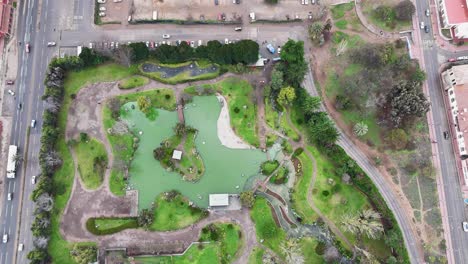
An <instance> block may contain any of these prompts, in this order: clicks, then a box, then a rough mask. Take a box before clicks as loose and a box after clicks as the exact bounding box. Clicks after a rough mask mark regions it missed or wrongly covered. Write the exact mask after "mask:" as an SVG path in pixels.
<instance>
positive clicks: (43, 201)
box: [36, 193, 54, 212]
mask: <svg viewBox="0 0 468 264" xmlns="http://www.w3.org/2000/svg"><path fill="white" fill-rule="evenodd" d="M36 207H37V209H39V210H40V211H46V212H50V211H51V210H52V208H53V207H54V199H53V198H52V197H51V196H50V195H49V194H48V193H44V194H41V195H40V196H39V197H37V200H36Z"/></svg>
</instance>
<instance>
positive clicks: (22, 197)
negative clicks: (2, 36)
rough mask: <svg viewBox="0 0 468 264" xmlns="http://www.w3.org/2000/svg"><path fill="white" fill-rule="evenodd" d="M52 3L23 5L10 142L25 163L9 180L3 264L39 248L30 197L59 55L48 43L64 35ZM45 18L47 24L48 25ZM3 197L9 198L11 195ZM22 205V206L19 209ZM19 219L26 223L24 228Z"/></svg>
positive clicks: (1, 249) (32, 0)
mask: <svg viewBox="0 0 468 264" xmlns="http://www.w3.org/2000/svg"><path fill="white" fill-rule="evenodd" d="M49 2H51V0H43V1H39V0H29V1H24V2H22V4H21V5H20V6H19V9H18V27H17V32H16V36H17V41H18V43H19V42H21V43H22V44H21V46H20V47H19V49H18V71H17V78H16V99H15V102H14V104H15V105H14V106H13V107H14V108H13V109H16V110H15V111H14V113H13V123H12V128H11V139H10V143H11V144H13V145H17V146H18V147H19V153H20V154H21V156H22V157H23V160H24V161H23V162H21V163H19V165H18V169H17V173H16V178H15V179H7V180H6V184H5V188H6V190H7V191H5V196H6V194H7V193H8V192H11V193H13V200H12V201H9V202H7V203H6V205H5V207H4V208H3V210H2V214H1V225H0V230H1V231H2V232H3V234H8V236H9V241H8V243H7V244H2V245H1V246H0V263H1V264H3V263H5V264H8V263H28V261H27V259H26V254H27V253H28V252H29V251H30V250H31V249H32V248H33V244H32V233H31V231H30V226H31V222H32V220H33V217H32V215H33V211H34V204H33V202H32V201H31V200H30V199H29V197H30V195H31V192H32V190H33V188H34V186H33V185H32V183H31V178H32V176H33V175H37V174H38V173H39V169H40V168H39V163H38V153H39V149H40V131H41V118H42V112H43V107H44V104H43V102H42V100H41V96H42V94H43V92H44V85H43V78H44V75H45V70H46V69H47V64H48V61H49V60H50V59H51V58H52V56H53V55H54V49H47V48H45V47H46V45H47V41H48V40H49V39H53V38H54V35H57V36H55V37H58V32H57V33H56V32H55V31H54V29H53V28H51V26H52V25H54V24H56V23H55V22H54V21H55V18H54V17H53V16H52V15H51V13H53V12H54V11H56V10H54V8H52V7H51V5H50V4H49ZM38 11H40V12H38ZM39 21H41V22H42V25H43V26H42V27H41V24H40V23H39ZM25 43H30V46H31V51H30V53H26V51H25V49H24V46H25ZM19 104H21V105H22V107H21V109H19V108H18V105H19ZM33 119H34V120H37V122H36V127H35V128H29V129H28V127H30V124H31V120H33ZM28 135H29V136H28ZM27 150H29V151H27ZM26 151H27V152H26ZM2 199H5V201H6V200H7V199H6V197H2ZM20 208H22V210H19V209H20ZM20 216H21V217H20ZM19 219H21V220H19ZM19 222H21V225H20V226H19V228H18V223H19ZM20 243H22V244H24V249H23V251H22V252H18V251H17V248H18V245H19V244H20Z"/></svg>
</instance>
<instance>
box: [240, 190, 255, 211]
mask: <svg viewBox="0 0 468 264" xmlns="http://www.w3.org/2000/svg"><path fill="white" fill-rule="evenodd" d="M240 201H241V203H242V205H243V206H245V207H247V208H252V206H253V205H254V202H255V197H254V194H253V192H252V191H245V192H241V193H240Z"/></svg>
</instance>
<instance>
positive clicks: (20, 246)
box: [18, 243, 24, 251]
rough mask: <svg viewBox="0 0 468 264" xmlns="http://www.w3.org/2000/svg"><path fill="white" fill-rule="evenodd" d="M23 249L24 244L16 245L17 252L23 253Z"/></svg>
mask: <svg viewBox="0 0 468 264" xmlns="http://www.w3.org/2000/svg"><path fill="white" fill-rule="evenodd" d="M23 249H24V244H23V243H20V244H19V245H18V251H23Z"/></svg>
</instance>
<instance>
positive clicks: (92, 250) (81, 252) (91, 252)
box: [70, 243, 97, 264]
mask: <svg viewBox="0 0 468 264" xmlns="http://www.w3.org/2000/svg"><path fill="white" fill-rule="evenodd" d="M70 255H72V257H73V259H74V260H75V261H76V262H77V263H78V264H88V263H94V262H96V261H97V248H96V246H92V245H80V244H78V243H76V244H74V245H73V248H72V250H70Z"/></svg>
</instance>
